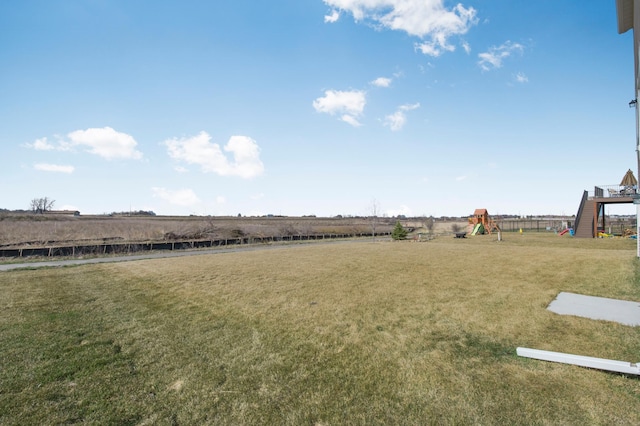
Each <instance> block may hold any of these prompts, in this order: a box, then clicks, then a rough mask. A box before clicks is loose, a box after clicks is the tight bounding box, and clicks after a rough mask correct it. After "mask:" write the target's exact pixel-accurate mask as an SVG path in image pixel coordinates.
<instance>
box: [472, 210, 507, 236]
mask: <svg viewBox="0 0 640 426" xmlns="http://www.w3.org/2000/svg"><path fill="white" fill-rule="evenodd" d="M469 231H470V234H471V235H481V234H485V233H487V234H489V235H491V233H492V232H493V231H498V232H500V227H499V226H498V224H497V223H496V222H495V221H494V220H493V219H491V216H489V212H488V211H487V209H476V210H475V211H474V212H473V216H472V217H470V218H469Z"/></svg>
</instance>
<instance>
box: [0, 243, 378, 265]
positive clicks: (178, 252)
mask: <svg viewBox="0 0 640 426" xmlns="http://www.w3.org/2000/svg"><path fill="white" fill-rule="evenodd" d="M385 239H387V240H388V238H376V241H384V240H385ZM356 241H359V242H362V241H366V239H364V238H358V239H349V240H339V241H309V242H297V243H287V244H256V245H246V246H233V247H231V248H216V249H196V250H176V251H169V252H156V253H145V254H135V255H128V256H110V257H94V258H91V259H65V260H62V259H61V260H47V261H42V262H40V261H33V262H24V263H4V264H0V272H1V271H11V270H15V269H36V268H50V267H60V266H75V265H86V264H90V263H112V262H130V261H134V260H145V259H163V258H169V257H183V256H198V255H204V254H224V253H237V252H243V251H255V250H273V249H284V248H290V247H294V246H299V245H308V244H344V243H351V242H356Z"/></svg>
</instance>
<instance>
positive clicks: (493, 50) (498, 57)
mask: <svg viewBox="0 0 640 426" xmlns="http://www.w3.org/2000/svg"><path fill="white" fill-rule="evenodd" d="M523 51H524V46H523V45H521V44H520V43H512V42H511V41H508V40H507V41H506V42H505V43H503V44H502V45H500V46H497V47H496V46H492V47H490V48H489V51H487V52H483V53H479V54H478V57H479V58H480V60H479V61H478V65H479V66H480V68H482V70H483V71H490V70H492V69H496V68H500V67H502V61H503V60H504V59H506V58H508V57H509V56H511V55H512V54H513V53H514V52H515V53H517V52H519V53H522V52H523Z"/></svg>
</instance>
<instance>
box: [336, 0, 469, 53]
mask: <svg viewBox="0 0 640 426" xmlns="http://www.w3.org/2000/svg"><path fill="white" fill-rule="evenodd" d="M324 2H325V4H327V5H328V6H331V7H333V8H334V9H335V10H338V11H345V12H350V13H351V14H352V15H353V18H354V19H355V21H356V22H360V21H364V22H371V23H372V24H373V26H376V27H383V28H388V29H391V30H399V31H404V32H406V33H407V34H409V35H412V36H415V37H419V38H421V39H423V40H424V41H422V42H420V43H416V49H418V50H420V51H421V52H422V53H424V54H426V55H431V56H439V55H440V54H441V53H442V52H444V51H453V50H454V49H455V47H454V46H453V45H451V44H450V43H449V39H450V38H451V37H453V36H457V35H462V34H465V33H466V32H467V31H469V28H471V26H473V25H475V24H476V23H477V22H478V20H477V18H476V10H475V9H474V8H473V7H468V8H465V7H464V6H463V5H462V4H459V3H458V4H457V5H456V6H454V7H453V8H451V9H447V8H446V7H445V6H444V0H324ZM325 22H331V21H327V20H326V18H325Z"/></svg>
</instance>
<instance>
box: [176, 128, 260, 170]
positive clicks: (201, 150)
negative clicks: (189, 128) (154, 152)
mask: <svg viewBox="0 0 640 426" xmlns="http://www.w3.org/2000/svg"><path fill="white" fill-rule="evenodd" d="M164 144H165V145H166V147H167V151H168V154H169V156H170V157H171V158H173V159H174V160H178V161H183V162H185V163H187V164H195V165H198V166H200V168H201V169H202V171H203V172H205V173H208V172H213V173H217V174H218V175H220V176H238V177H241V178H245V179H249V178H253V177H256V176H259V175H261V174H262V173H263V172H264V165H263V164H262V161H261V160H260V147H259V146H258V144H257V143H256V141H254V140H253V139H251V138H249V137H247V136H232V137H231V138H230V139H229V142H227V144H226V145H225V146H224V147H223V148H222V149H221V148H220V145H218V144H216V143H211V136H209V134H208V133H207V132H200V133H199V134H198V135H196V136H193V137H190V138H181V139H177V138H174V139H169V140H166V141H165V142H164ZM223 150H224V151H225V152H228V153H231V154H232V155H233V161H231V160H229V159H228V158H227V156H226V155H225V154H224V153H223V152H222V151H223Z"/></svg>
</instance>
